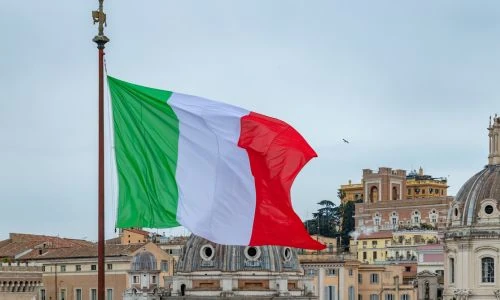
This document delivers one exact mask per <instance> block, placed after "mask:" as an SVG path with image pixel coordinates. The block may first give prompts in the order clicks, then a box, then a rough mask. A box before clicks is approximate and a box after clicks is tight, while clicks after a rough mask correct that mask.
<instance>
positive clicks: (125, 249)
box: [21, 244, 144, 260]
mask: <svg viewBox="0 0 500 300" xmlns="http://www.w3.org/2000/svg"><path fill="white" fill-rule="evenodd" d="M142 246H144V244H130V245H106V247H105V249H104V252H105V255H106V257H110V256H128V255H131V254H132V253H133V252H135V251H137V250H138V249H140V248H141V247H142ZM88 257H97V245H94V246H90V247H70V248H57V249H48V250H47V251H46V252H43V253H42V254H39V252H38V251H32V252H30V253H28V254H27V255H25V256H22V257H21V259H31V260H44V259H54V258H60V259H64V258H88Z"/></svg>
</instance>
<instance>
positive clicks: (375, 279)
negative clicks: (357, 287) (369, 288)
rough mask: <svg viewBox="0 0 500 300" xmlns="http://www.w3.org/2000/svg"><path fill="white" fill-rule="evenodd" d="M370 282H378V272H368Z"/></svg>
mask: <svg viewBox="0 0 500 300" xmlns="http://www.w3.org/2000/svg"><path fill="white" fill-rule="evenodd" d="M370 283H372V284H375V283H378V274H377V273H372V274H370Z"/></svg>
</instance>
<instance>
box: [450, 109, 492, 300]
mask: <svg viewBox="0 0 500 300" xmlns="http://www.w3.org/2000/svg"><path fill="white" fill-rule="evenodd" d="M488 133H489V134H488V137H489V156H488V164H487V165H486V166H485V167H484V168H483V169H482V170H481V171H479V172H478V173H476V174H475V175H473V176H472V177H471V178H470V179H469V180H468V181H467V182H465V184H464V185H463V186H462V187H461V189H460V190H459V192H458V194H457V196H456V198H455V200H454V201H453V203H452V206H451V208H450V210H449V213H448V222H447V228H446V232H445V238H444V240H445V259H444V260H445V281H444V297H445V299H455V300H466V299H481V300H488V299H500V280H499V278H498V273H499V272H498V270H499V267H498V266H499V263H500V261H499V259H500V257H499V253H500V206H499V201H500V118H498V117H497V116H496V115H495V118H494V120H493V124H491V121H490V125H489V127H488Z"/></svg>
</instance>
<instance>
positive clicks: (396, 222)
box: [391, 217, 398, 225]
mask: <svg viewBox="0 0 500 300" xmlns="http://www.w3.org/2000/svg"><path fill="white" fill-rule="evenodd" d="M391 222H392V225H398V218H396V217H392V218H391Z"/></svg>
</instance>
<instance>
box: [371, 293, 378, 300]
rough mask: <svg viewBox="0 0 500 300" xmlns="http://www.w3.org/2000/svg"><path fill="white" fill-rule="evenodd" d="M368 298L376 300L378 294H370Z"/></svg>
mask: <svg viewBox="0 0 500 300" xmlns="http://www.w3.org/2000/svg"><path fill="white" fill-rule="evenodd" d="M370 300H378V295H377V294H371V295H370Z"/></svg>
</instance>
